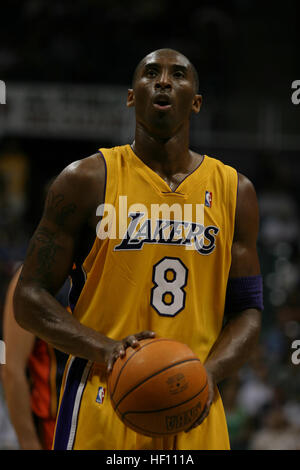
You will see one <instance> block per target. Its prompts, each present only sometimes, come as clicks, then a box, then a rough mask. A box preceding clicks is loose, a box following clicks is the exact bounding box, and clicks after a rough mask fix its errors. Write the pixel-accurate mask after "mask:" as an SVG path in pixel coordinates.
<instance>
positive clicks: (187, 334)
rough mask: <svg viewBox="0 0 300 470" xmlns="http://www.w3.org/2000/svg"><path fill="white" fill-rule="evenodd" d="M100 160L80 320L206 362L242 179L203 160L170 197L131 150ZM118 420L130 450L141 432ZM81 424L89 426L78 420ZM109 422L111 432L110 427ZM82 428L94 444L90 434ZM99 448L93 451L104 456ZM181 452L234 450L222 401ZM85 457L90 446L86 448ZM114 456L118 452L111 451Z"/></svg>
mask: <svg viewBox="0 0 300 470" xmlns="http://www.w3.org/2000/svg"><path fill="white" fill-rule="evenodd" d="M99 158H103V159H104V161H105V166H106V188H105V204H104V205H103V206H101V207H99V208H98V215H103V219H102V221H101V222H100V223H99V224H98V227H97V236H96V234H95V242H94V245H93V247H92V249H91V252H90V253H89V255H88V256H87V258H86V260H85V261H84V264H83V266H82V269H81V268H80V269H79V268H77V282H75V283H74V289H75V291H76V292H75V294H74V292H73V303H74V306H73V307H74V308H73V314H74V316H75V317H76V318H77V319H78V320H79V321H80V322H81V323H83V324H84V325H87V326H89V327H91V328H93V329H95V330H97V331H99V332H101V333H102V334H104V335H106V336H109V337H111V338H113V339H115V340H121V339H122V338H124V337H126V336H128V335H130V334H134V333H138V332H140V331H142V330H153V331H155V332H156V334H157V336H160V337H167V338H173V339H176V340H179V341H182V342H183V343H186V344H187V345H189V346H190V348H191V349H192V350H193V351H194V352H195V353H196V354H197V356H198V357H199V359H200V360H201V361H202V362H205V360H206V358H207V356H208V354H209V352H210V350H211V348H212V346H213V344H214V342H215V341H216V339H217V338H218V336H219V334H220V331H221V328H222V323H223V314H224V305H225V295H226V286H227V280H228V273H229V269H230V264H231V245H232V240H233V233H234V219H235V208H236V197H237V181H238V179H237V172H236V170H234V169H233V168H231V167H229V166H227V165H224V164H223V163H222V162H220V161H218V160H216V159H214V158H210V157H208V156H204V159H203V161H202V163H201V164H200V165H199V166H198V167H197V168H196V169H195V170H194V171H193V172H192V173H191V174H190V175H189V176H187V177H186V178H185V179H184V180H183V181H182V182H181V184H180V185H179V186H178V187H177V189H176V190H175V191H172V190H171V189H170V187H169V186H168V184H167V183H166V182H165V181H164V180H163V179H162V178H161V177H160V176H159V175H158V174H157V173H155V172H154V171H153V170H152V169H150V167H148V166H147V165H145V164H144V163H143V162H142V161H141V160H140V159H139V158H138V157H137V156H136V155H135V154H134V152H133V150H132V149H131V147H130V145H125V146H120V147H114V148H111V149H100V153H99ZM78 271H80V274H78ZM79 288H80V291H79V290H78V289H79ZM71 298H72V296H71ZM93 370H94V369H93V367H91V368H90V370H89V371H88V372H86V374H85V375H86V377H87V379H86V380H87V381H88V382H87V385H85V388H84V390H86V392H85V393H86V394H89V393H94V392H89V390H90V389H91V387H92V385H91V384H92V382H93V381H95V380H96V379H95V374H94V373H93V372H92V371H93ZM98 375H99V374H98ZM96 382H97V384H95V386H93V387H94V388H95V389H97V390H100V389H102V388H103V389H104V388H105V386H106V385H105V381H104V379H103V382H101V381H100V382H101V383H100V382H99V381H97V380H96ZM99 384H100V386H99ZM99 387H100V388H99ZM107 403H109V401H108V400H107ZM85 406H86V407H87V409H88V405H85V404H83V408H84V407H85ZM106 406H109V405H108V404H107V405H106ZM90 413H91V411H90ZM107 413H108V414H109V413H110V411H109V412H108V411H107ZM102 414H103V416H104V412H102ZM109 419H114V420H115V418H109ZM116 420H117V422H115V421H114V423H115V424H114V426H120V433H121V432H122V433H123V434H124V433H126V435H128V433H129V435H130V436H131V437H130V439H129V441H130V442H131V439H136V438H135V437H134V436H136V433H134V432H133V431H131V430H127V429H125V426H123V424H122V423H121V422H119V421H118V418H116ZM80 422H82V423H83V419H81V420H80V415H79V424H80ZM105 423H106V424H105V426H106V429H107V428H108V426H107V424H108V421H107V420H106V421H105ZM82 425H83V426H85V434H84V435H85V436H87V430H86V426H87V425H86V424H82ZM121 429H122V431H121ZM117 434H118V433H117ZM191 435H193V436H194V438H191ZM80 436H83V434H82V432H81V431H80V429H78V433H77V448H82V446H83V445H84V437H82V438H81V437H80ZM124 439H125V438H124V437H123V438H122V439H121V438H120V440H119V441H116V442H115V443H114V444H111V445H114V446H115V448H136V446H137V445H138V444H137V443H136V442H135V443H132V444H131V445H129V444H128V441H126V440H124ZM138 439H140V440H142V441H143V439H144V441H143V442H144V443H143V444H140V447H139V448H156V447H151V445H150V444H149V442H150V440H151V439H150V438H146V437H139V438H138ZM93 440H95V437H94V435H93ZM103 442H105V438H104V441H103ZM180 442H181V444H180ZM101 445H102V446H103V445H105V444H103V443H102V444H101ZM101 445H100V444H95V443H94V444H93V446H96V448H100V449H101V448H105V447H101ZM153 445H157V443H156V444H153ZM177 445H179V446H180V447H178V448H179V449H184V448H185V449H217V448H219V449H222V448H228V446H229V444H228V434H227V427H226V420H225V416H224V410H223V406H222V402H221V399H220V396H219V394H218V393H217V395H216V398H215V401H214V403H213V405H212V407H211V412H210V414H209V416H208V418H207V419H206V420H205V422H204V423H203V425H201V426H200V427H198V428H196V429H195V430H193V431H192V432H191V433H188V434H186V433H181V437H180V436H178V437H177ZM97 446H99V447H97ZM116 446H126V447H116ZM74 448H76V442H75V447H74ZM84 448H91V447H89V445H88V444H87V445H86V447H84ZM107 448H113V447H109V444H108V447H107ZM162 448H163V447H162Z"/></svg>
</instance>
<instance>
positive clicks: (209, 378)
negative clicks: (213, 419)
mask: <svg viewBox="0 0 300 470" xmlns="http://www.w3.org/2000/svg"><path fill="white" fill-rule="evenodd" d="M206 373H207V382H208V398H207V402H206V404H205V406H204V408H203V411H202V413H201V415H200V416H199V418H198V419H197V421H195V422H194V423H193V424H192V426H190V427H189V428H188V429H186V430H185V432H189V431H191V430H192V429H194V428H196V427H197V426H199V425H200V424H201V423H202V422H203V421H204V420H205V418H207V416H208V414H209V411H210V407H211V404H212V402H213V400H214V396H215V387H216V383H215V380H214V378H213V375H212V374H211V372H209V371H208V370H207V369H206Z"/></svg>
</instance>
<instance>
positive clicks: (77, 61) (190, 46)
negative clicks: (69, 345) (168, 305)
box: [0, 0, 300, 450]
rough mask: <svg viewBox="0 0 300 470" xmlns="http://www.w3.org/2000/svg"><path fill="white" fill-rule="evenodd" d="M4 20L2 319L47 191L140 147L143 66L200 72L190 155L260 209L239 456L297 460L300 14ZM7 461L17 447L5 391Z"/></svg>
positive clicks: (231, 396)
mask: <svg viewBox="0 0 300 470" xmlns="http://www.w3.org/2000/svg"><path fill="white" fill-rule="evenodd" d="M0 17H1V29H0V79H1V80H4V81H5V83H6V93H7V95H6V104H5V105H0V317H1V312H2V309H3V302H4V298H5V293H6V289H7V285H8V282H9V280H10V278H11V276H12V274H13V272H14V270H15V268H16V266H17V264H18V263H19V262H20V261H21V260H22V259H23V258H24V255H25V252H26V249H27V246H28V240H29V238H30V236H31V235H32V233H33V230H34V227H35V226H36V224H37V222H38V220H39V217H40V215H41V210H42V204H43V198H44V194H45V192H44V188H45V186H46V185H47V183H48V182H49V180H50V179H51V178H52V177H54V176H55V175H56V174H58V173H59V172H60V171H61V170H62V169H63V168H64V167H65V166H66V165H67V164H68V163H70V162H72V161H74V160H77V159H80V158H83V157H85V156H88V155H90V154H92V153H94V152H95V151H96V150H97V149H98V147H100V146H113V145H119V144H122V143H127V142H131V141H132V137H133V130H134V128H133V124H134V120H133V114H132V111H131V110H127V109H126V106H125V103H126V94H127V89H128V88H129V87H130V85H131V77H132V72H133V70H134V68H135V66H136V64H137V62H138V61H139V60H140V59H141V58H142V57H143V56H145V55H146V54H147V53H148V52H150V51H152V50H154V49H157V48H162V47H171V48H175V49H177V50H179V51H181V52H182V53H184V54H185V55H186V56H187V57H189V59H190V60H191V61H192V62H193V63H194V65H195V67H196V68H197V70H198V72H199V77H200V91H201V93H202V94H203V109H202V111H201V112H200V115H198V116H197V118H195V119H193V121H192V128H191V147H192V148H193V149H195V150H196V151H199V152H200V153H205V154H208V155H211V156H214V157H216V158H219V159H220V160H222V161H224V162H225V163H227V164H230V165H232V166H234V167H235V168H236V169H237V170H238V171H240V172H241V173H244V174H246V175H247V176H248V177H249V178H250V179H251V180H252V182H253V183H254V185H255V187H256V190H257V195H258V198H259V206H260V216H261V222H260V235H259V241H258V247H259V253H260V259H261V269H262V274H263V278H264V304H265V309H264V312H263V327H262V333H261V338H260V344H259V347H258V348H257V350H256V352H255V354H254V355H252V356H251V357H249V362H248V364H247V365H246V366H244V367H243V368H242V369H241V371H240V372H239V374H237V376H235V377H233V378H231V379H229V380H227V381H225V382H224V383H223V384H222V385H221V392H222V396H223V400H224V406H225V410H226V415H227V419H228V426H229V432H230V438H231V445H232V448H233V449H266V450H268V449H298V450H300V364H299V365H297V364H293V362H292V353H293V349H292V344H293V342H294V341H295V340H300V290H299V285H300V278H299V260H300V250H299V248H300V246H299V240H300V239H299V232H300V216H299V202H300V190H299V181H300V161H299V155H300V134H299V124H300V105H299V106H297V105H294V104H293V103H292V100H291V95H292V89H291V84H292V82H293V81H294V80H297V79H300V70H299V68H300V67H299V66H300V62H299V50H298V48H299V43H300V42H299V39H300V38H299V35H300V34H299V25H298V17H297V15H296V1H291V0H286V1H285V2H284V3H283V4H282V2H281V3H279V2H278V3H276V2H271V3H270V2H261V1H257V0H254V1H251V0H228V1H227V2H222V1H202V0H198V1H195V2H193V1H188V0H187V1H186V2H184V3H182V2H180V3H179V2H178V3H177V2H176V1H172V0H160V1H154V0H142V1H137V0H127V1H126V2H123V1H122V0H109V1H108V0H78V1H76V2H69V1H65V2H49V1H46V0H27V1H26V2H23V1H16V0H11V1H4V2H1V7H0ZM299 357H300V355H299ZM1 367H4V366H1ZM20 393H22V391H21V390H20ZM5 448H16V449H17V448H18V443H17V440H16V437H15V435H14V432H13V429H12V427H11V424H10V421H9V416H8V413H7V409H6V405H5V400H4V397H3V393H2V391H1V399H0V449H5Z"/></svg>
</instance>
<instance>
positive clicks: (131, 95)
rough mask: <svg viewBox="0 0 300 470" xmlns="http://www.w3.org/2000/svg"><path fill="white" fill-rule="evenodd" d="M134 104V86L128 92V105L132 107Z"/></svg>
mask: <svg viewBox="0 0 300 470" xmlns="http://www.w3.org/2000/svg"><path fill="white" fill-rule="evenodd" d="M133 106H134V92H133V89H132V88H129V90H128V94H127V107H128V108H132V107H133Z"/></svg>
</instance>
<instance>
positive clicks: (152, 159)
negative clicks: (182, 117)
mask: <svg viewBox="0 0 300 470" xmlns="http://www.w3.org/2000/svg"><path fill="white" fill-rule="evenodd" d="M132 149H133V151H134V152H135V154H136V155H137V156H138V157H139V158H140V159H141V160H142V161H143V162H144V163H145V164H146V165H148V166H150V168H152V169H153V170H154V171H156V172H158V173H161V174H163V175H165V176H170V175H173V174H175V173H177V172H184V171H188V168H189V165H190V163H191V155H190V151H189V134H188V133H187V132H185V130H184V129H183V130H182V131H180V132H176V134H174V135H172V136H169V137H161V136H156V135H153V134H150V133H149V132H147V131H146V130H145V129H144V128H143V127H142V126H138V125H137V127H136V133H135V140H134V142H133V144H132Z"/></svg>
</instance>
